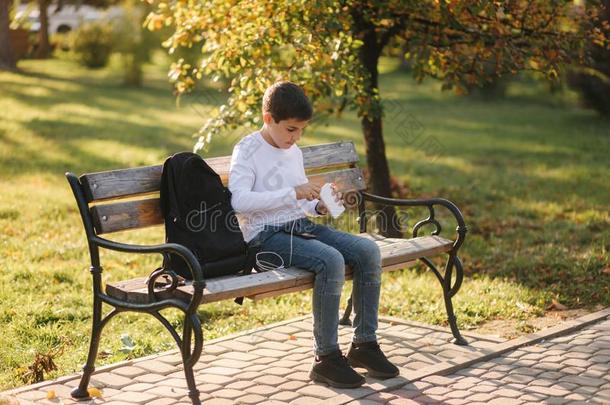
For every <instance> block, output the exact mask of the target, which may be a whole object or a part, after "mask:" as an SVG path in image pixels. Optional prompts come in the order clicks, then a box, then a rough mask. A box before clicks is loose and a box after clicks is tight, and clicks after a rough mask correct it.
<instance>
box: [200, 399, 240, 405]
mask: <svg viewBox="0 0 610 405" xmlns="http://www.w3.org/2000/svg"><path fill="white" fill-rule="evenodd" d="M233 403H234V402H233V401H231V400H230V399H225V398H211V399H208V400H207V401H205V404H206V405H209V404H211V405H230V404H233Z"/></svg>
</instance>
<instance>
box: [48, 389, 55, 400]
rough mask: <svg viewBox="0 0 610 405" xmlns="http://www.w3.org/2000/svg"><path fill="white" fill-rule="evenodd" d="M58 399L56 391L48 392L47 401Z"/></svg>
mask: <svg viewBox="0 0 610 405" xmlns="http://www.w3.org/2000/svg"><path fill="white" fill-rule="evenodd" d="M55 398H57V395H55V391H54V390H48V391H47V399H55Z"/></svg>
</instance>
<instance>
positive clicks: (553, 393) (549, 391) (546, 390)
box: [525, 385, 569, 397]
mask: <svg viewBox="0 0 610 405" xmlns="http://www.w3.org/2000/svg"><path fill="white" fill-rule="evenodd" d="M525 390H526V391H528V392H534V393H537V394H543V395H547V396H549V397H563V396H565V395H568V394H569V392H568V391H566V390H564V389H557V388H551V387H539V386H532V385H530V386H528V387H526V388H525Z"/></svg>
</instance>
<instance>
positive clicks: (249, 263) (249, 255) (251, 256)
mask: <svg viewBox="0 0 610 405" xmlns="http://www.w3.org/2000/svg"><path fill="white" fill-rule="evenodd" d="M259 251H260V247H257V246H248V244H246V267H245V268H244V270H243V272H242V276H246V275H248V274H251V273H252V269H253V268H254V266H256V254H257V253H258V252H259ZM256 271H257V272H260V270H258V268H257V269H256ZM243 302H244V297H237V298H235V303H236V304H239V305H242V304H243Z"/></svg>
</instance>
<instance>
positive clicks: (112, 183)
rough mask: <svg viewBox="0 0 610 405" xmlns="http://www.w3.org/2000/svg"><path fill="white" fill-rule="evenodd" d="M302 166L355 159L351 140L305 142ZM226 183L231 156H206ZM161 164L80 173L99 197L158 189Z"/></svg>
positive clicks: (91, 195) (92, 196)
mask: <svg viewBox="0 0 610 405" xmlns="http://www.w3.org/2000/svg"><path fill="white" fill-rule="evenodd" d="M301 150H302V151H303V164H304V166H305V170H315V169H323V168H326V169H329V168H337V167H340V166H345V165H350V166H353V164H354V163H357V162H358V154H357V153H356V148H355V147H354V143H353V142H351V141H345V142H334V143H328V144H323V145H313V146H304V147H302V148H301ZM205 161H206V162H207V164H209V165H210V167H211V168H212V169H214V171H216V173H218V174H219V175H220V178H221V179H222V181H223V182H224V183H225V184H226V182H227V179H228V175H229V166H230V163H231V156H220V157H213V158H205ZM162 171H163V165H156V166H143V167H135V168H131V169H120V170H110V171H105V172H97V173H87V174H84V175H82V176H81V177H80V181H81V183H82V185H83V190H84V192H85V196H86V198H87V201H89V202H93V201H101V200H108V199H113V198H122V197H129V196H134V195H139V194H149V193H154V192H158V191H159V189H160V187H161V173H162Z"/></svg>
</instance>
